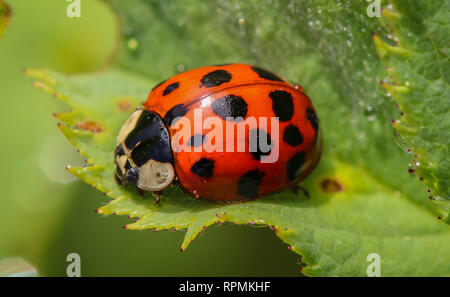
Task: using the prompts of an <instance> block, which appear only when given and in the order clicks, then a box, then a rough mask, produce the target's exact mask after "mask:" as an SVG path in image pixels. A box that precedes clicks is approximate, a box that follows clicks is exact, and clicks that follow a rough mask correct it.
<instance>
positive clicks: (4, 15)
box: [0, 0, 11, 36]
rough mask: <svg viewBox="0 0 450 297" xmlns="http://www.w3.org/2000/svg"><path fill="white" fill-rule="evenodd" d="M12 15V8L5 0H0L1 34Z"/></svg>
mask: <svg viewBox="0 0 450 297" xmlns="http://www.w3.org/2000/svg"><path fill="white" fill-rule="evenodd" d="M10 17H11V8H10V7H9V5H8V4H6V3H5V2H4V1H3V0H0V36H1V35H2V33H3V31H4V30H5V28H6V25H7V24H8V21H9V18H10Z"/></svg>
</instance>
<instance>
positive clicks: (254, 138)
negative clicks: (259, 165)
mask: <svg viewBox="0 0 450 297" xmlns="http://www.w3.org/2000/svg"><path fill="white" fill-rule="evenodd" d="M261 139H262V140H261ZM260 141H265V143H263V146H264V149H263V148H262V147H261V144H260ZM249 147H250V153H251V154H252V156H253V158H255V159H256V160H261V158H262V157H263V156H267V155H269V154H270V151H271V150H272V138H271V136H270V134H269V133H266V131H264V130H261V129H253V130H251V131H250V133H249ZM267 148H268V149H269V150H267Z"/></svg>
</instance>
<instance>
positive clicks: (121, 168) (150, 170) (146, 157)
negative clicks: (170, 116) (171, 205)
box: [114, 109, 175, 191]
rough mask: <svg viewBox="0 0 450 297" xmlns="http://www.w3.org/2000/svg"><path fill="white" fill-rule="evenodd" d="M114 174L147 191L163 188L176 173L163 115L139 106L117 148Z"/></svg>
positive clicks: (120, 181) (121, 183)
mask: <svg viewBox="0 0 450 297" xmlns="http://www.w3.org/2000/svg"><path fill="white" fill-rule="evenodd" d="M114 155H115V156H114V157H115V163H116V171H115V178H116V181H117V183H119V185H123V186H126V185H128V184H134V185H136V186H137V187H138V188H140V189H142V190H145V191H161V190H163V189H164V188H166V187H167V186H168V185H170V184H171V183H172V181H173V179H174V177H175V170H174V168H173V158H172V149H171V147H170V137H169V132H168V131H167V128H166V126H165V125H164V123H163V121H162V119H161V117H160V116H159V115H158V114H156V113H154V112H152V111H149V110H144V109H137V110H136V111H134V112H133V113H132V114H131V116H130V117H129V118H128V120H127V121H126V122H125V123H124V124H123V126H122V128H121V130H120V132H119V136H118V137H117V147H116V150H115V154H114Z"/></svg>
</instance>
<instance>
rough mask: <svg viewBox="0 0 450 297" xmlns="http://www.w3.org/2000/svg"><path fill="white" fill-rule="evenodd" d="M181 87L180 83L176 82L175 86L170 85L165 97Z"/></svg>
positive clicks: (166, 89) (164, 93)
mask: <svg viewBox="0 0 450 297" xmlns="http://www.w3.org/2000/svg"><path fill="white" fill-rule="evenodd" d="M179 86H180V83H179V82H174V83H173V84H170V85H168V86H167V87H166V88H165V89H164V91H163V96H166V95H169V94H170V93H172V92H173V91H175V90H176V89H178V87H179Z"/></svg>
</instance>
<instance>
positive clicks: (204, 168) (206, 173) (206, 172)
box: [191, 158, 214, 178]
mask: <svg viewBox="0 0 450 297" xmlns="http://www.w3.org/2000/svg"><path fill="white" fill-rule="evenodd" d="M191 171H192V173H194V174H196V175H198V176H200V177H205V178H208V177H212V176H213V173H214V160H211V159H207V158H201V159H200V160H198V161H197V162H195V163H194V165H192V167H191Z"/></svg>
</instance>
